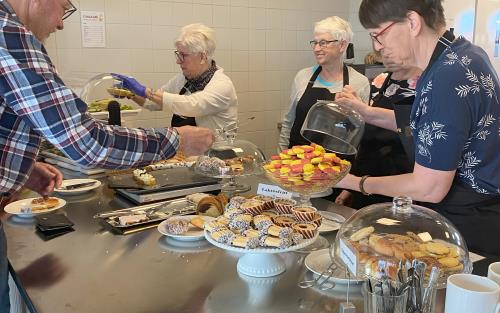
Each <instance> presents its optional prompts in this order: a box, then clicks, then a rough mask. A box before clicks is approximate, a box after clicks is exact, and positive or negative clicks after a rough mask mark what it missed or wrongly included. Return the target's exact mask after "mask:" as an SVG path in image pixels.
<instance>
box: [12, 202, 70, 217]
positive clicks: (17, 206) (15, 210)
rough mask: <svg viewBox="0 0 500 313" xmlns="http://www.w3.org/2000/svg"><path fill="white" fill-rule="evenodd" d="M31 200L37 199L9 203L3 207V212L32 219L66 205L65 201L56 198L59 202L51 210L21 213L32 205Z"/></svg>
mask: <svg viewBox="0 0 500 313" xmlns="http://www.w3.org/2000/svg"><path fill="white" fill-rule="evenodd" d="M54 198H55V197H54ZM33 199H37V198H27V199H22V200H18V201H15V202H12V203H9V204H8V205H6V206H5V208H4V210H5V212H7V213H10V214H14V215H17V216H19V217H33V216H35V215H38V214H44V213H47V212H52V211H55V210H58V209H60V208H62V207H63V206H65V205H66V201H65V200H64V199H61V198H56V199H57V200H59V204H58V205H56V206H55V207H53V208H50V209H47V210H39V211H35V212H31V213H23V212H21V209H22V208H25V207H30V206H31V205H32V204H31V201H33Z"/></svg>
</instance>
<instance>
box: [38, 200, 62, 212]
mask: <svg viewBox="0 0 500 313" xmlns="http://www.w3.org/2000/svg"><path fill="white" fill-rule="evenodd" d="M58 205H59V199H57V198H54V197H49V198H35V199H33V200H31V211H33V212H34V211H41V210H48V209H52V208H54V207H56V206H58Z"/></svg>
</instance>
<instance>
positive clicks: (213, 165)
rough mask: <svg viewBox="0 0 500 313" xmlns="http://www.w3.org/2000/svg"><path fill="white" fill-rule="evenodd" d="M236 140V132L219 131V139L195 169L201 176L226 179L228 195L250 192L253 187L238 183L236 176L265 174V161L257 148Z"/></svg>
mask: <svg viewBox="0 0 500 313" xmlns="http://www.w3.org/2000/svg"><path fill="white" fill-rule="evenodd" d="M235 137H236V133H235V132H234V131H220V132H219V136H218V140H217V141H216V142H215V143H214V144H213V145H212V147H211V148H210V149H209V150H208V151H207V152H205V154H204V155H203V156H200V157H199V158H198V160H197V162H196V164H195V166H194V171H195V172H196V173H198V174H201V175H205V176H209V177H214V178H222V179H224V180H225V181H224V183H223V186H222V191H223V192H225V193H227V194H234V193H239V192H245V191H248V190H250V186H247V185H239V184H237V183H236V180H235V179H236V177H241V176H248V175H259V174H262V165H263V164H264V162H265V157H264V154H263V153H262V151H261V150H260V149H259V148H258V147H257V146H256V145H254V144H253V143H251V142H250V141H247V140H241V139H236V138H235Z"/></svg>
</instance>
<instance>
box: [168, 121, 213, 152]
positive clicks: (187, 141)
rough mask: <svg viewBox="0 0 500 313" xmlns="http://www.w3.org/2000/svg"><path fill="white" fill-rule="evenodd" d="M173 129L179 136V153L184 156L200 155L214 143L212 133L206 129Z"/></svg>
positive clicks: (185, 127) (190, 127) (187, 127)
mask: <svg viewBox="0 0 500 313" xmlns="http://www.w3.org/2000/svg"><path fill="white" fill-rule="evenodd" d="M175 129H176V130H177V132H178V133H179V136H180V142H181V146H180V147H179V151H180V152H183V153H184V154H185V155H186V156H191V155H202V154H203V153H204V152H205V151H207V150H208V148H210V146H212V143H213V142H214V133H213V132H212V131H211V130H210V129H208V128H203V127H194V126H182V127H175Z"/></svg>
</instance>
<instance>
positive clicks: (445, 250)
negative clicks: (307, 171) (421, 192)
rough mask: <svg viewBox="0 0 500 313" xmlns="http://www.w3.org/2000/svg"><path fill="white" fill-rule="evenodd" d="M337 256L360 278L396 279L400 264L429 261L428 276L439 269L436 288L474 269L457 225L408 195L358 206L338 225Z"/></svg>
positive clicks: (427, 262) (337, 259)
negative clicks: (433, 269) (435, 268)
mask: <svg viewBox="0 0 500 313" xmlns="http://www.w3.org/2000/svg"><path fill="white" fill-rule="evenodd" d="M335 259H336V261H338V262H340V263H341V264H344V265H346V267H347V268H348V269H349V270H350V272H351V273H353V274H354V275H355V276H356V277H357V278H374V279H377V278H380V276H381V274H382V273H384V275H387V276H389V278H391V279H394V280H397V275H398V267H399V266H401V265H400V264H401V262H403V264H404V263H405V262H406V261H413V260H419V261H422V262H424V263H425V264H426V270H425V271H426V276H427V277H428V276H429V274H430V272H431V269H432V268H433V267H437V268H439V277H438V279H437V285H436V286H437V287H438V288H443V287H445V286H446V279H447V277H448V276H449V275H451V274H454V273H471V272H472V263H471V261H470V259H469V252H468V249H467V245H466V243H465V241H464V239H463V237H462V235H461V234H460V233H459V232H458V230H457V229H456V228H455V226H454V225H453V224H452V223H451V222H450V221H448V220H447V219H446V218H445V217H443V216H442V215H440V214H438V213H436V212H435V211H433V210H431V209H428V208H425V207H422V206H418V205H415V204H412V201H411V199H410V198H408V197H396V198H394V201H393V203H379V204H374V205H370V206H367V207H365V208H363V209H361V210H359V211H357V212H356V213H355V214H354V215H353V216H351V217H350V218H349V219H348V220H347V221H346V222H345V223H344V224H343V225H342V227H341V228H340V229H339V231H338V234H337V237H336V239H335Z"/></svg>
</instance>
